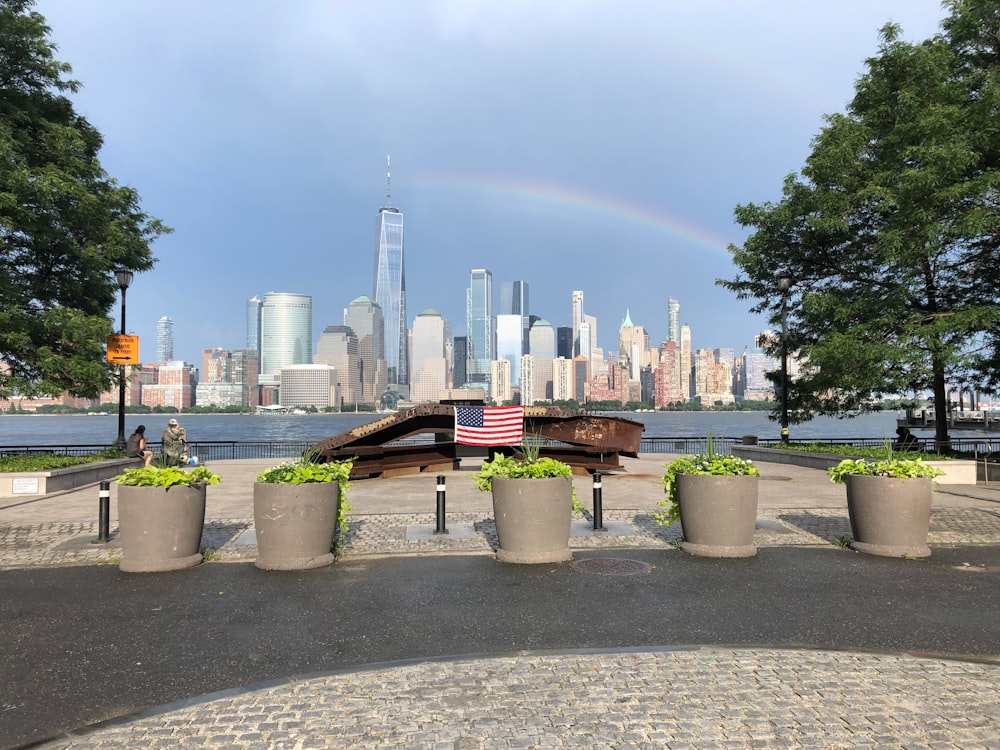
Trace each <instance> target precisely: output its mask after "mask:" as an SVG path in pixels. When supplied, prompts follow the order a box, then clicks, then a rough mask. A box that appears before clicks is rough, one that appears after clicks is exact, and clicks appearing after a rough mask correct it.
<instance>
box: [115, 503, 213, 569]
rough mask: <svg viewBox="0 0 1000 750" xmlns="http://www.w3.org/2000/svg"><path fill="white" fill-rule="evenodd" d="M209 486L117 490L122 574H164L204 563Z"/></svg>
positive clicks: (120, 567)
mask: <svg viewBox="0 0 1000 750" xmlns="http://www.w3.org/2000/svg"><path fill="white" fill-rule="evenodd" d="M204 526H205V485H203V484H196V485H190V486H188V485H175V486H174V487H170V488H169V489H164V488H163V487H131V486H129V485H124V484H120V485H118V532H119V538H120V539H121V543H122V552H123V553H124V555H123V557H122V561H121V564H120V565H119V566H118V567H119V569H121V570H123V571H125V572H126V573H160V572H163V571H167V570H181V569H182V568H190V567H192V566H194V565H198V564H199V563H201V562H202V556H201V532H202V529H203V528H204Z"/></svg>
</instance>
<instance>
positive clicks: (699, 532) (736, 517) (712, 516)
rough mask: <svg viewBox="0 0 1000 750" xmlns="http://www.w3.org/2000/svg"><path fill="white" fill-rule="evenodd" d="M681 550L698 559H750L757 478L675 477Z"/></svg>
mask: <svg viewBox="0 0 1000 750" xmlns="http://www.w3.org/2000/svg"><path fill="white" fill-rule="evenodd" d="M677 506H678V510H679V511H680V515H681V527H682V528H683V529H684V542H683V543H682V544H681V549H683V550H684V551H685V552H688V553H690V554H692V555H699V556H701V557H753V556H754V555H756V554H757V546H756V545H755V544H754V541H753V535H754V530H755V529H756V526H757V477H755V476H713V475H704V474H678V475H677Z"/></svg>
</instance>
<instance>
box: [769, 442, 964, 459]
mask: <svg viewBox="0 0 1000 750" xmlns="http://www.w3.org/2000/svg"><path fill="white" fill-rule="evenodd" d="M774 447H775V448H780V449H781V450H790V451H803V452H807V453H825V454H832V455H835V456H851V457H852V458H883V457H884V456H885V447H884V446H882V447H856V446H853V445H850V444H842V443H791V444H789V445H777V446H774ZM894 455H895V456H896V457H897V458H909V459H915V458H923V459H924V460H927V459H933V460H934V461H947V460H950V459H951V458H952V457H951V456H949V455H946V454H940V455H939V454H937V453H925V452H923V451H900V452H898V453H895V454H894Z"/></svg>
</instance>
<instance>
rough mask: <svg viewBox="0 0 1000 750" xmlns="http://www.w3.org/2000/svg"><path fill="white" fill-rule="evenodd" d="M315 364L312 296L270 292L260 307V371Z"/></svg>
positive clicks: (279, 371) (278, 371)
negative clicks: (313, 360) (313, 354)
mask: <svg viewBox="0 0 1000 750" xmlns="http://www.w3.org/2000/svg"><path fill="white" fill-rule="evenodd" d="M310 364H312V297H310V296H309V295H307V294H285V293H281V292H277V293H276V292H269V293H268V294H265V295H264V301H263V303H262V304H261V308H260V371H261V374H262V375H273V376H277V375H279V374H280V373H281V368H282V367H290V366H291V365H310Z"/></svg>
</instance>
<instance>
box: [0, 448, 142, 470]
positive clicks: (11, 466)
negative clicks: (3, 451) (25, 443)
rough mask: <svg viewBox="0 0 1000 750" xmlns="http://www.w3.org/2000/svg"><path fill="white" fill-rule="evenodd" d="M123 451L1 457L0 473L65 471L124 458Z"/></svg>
mask: <svg viewBox="0 0 1000 750" xmlns="http://www.w3.org/2000/svg"><path fill="white" fill-rule="evenodd" d="M124 457H125V454H124V453H122V452H121V451H116V450H113V449H111V450H106V451H101V452H100V453H91V454H89V455H86V456H60V455H56V454H52V453H32V454H22V455H16V456H0V472H6V471H18V472H20V471H49V470H51V469H64V468H66V467H67V466H80V465H81V464H90V463H94V462H95V461H107V460H108V459H112V458H124Z"/></svg>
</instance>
